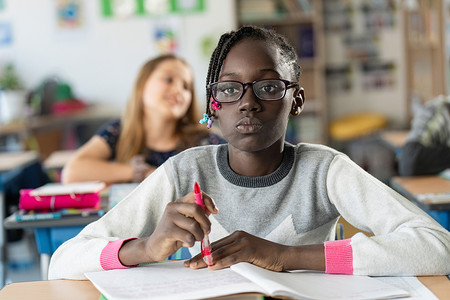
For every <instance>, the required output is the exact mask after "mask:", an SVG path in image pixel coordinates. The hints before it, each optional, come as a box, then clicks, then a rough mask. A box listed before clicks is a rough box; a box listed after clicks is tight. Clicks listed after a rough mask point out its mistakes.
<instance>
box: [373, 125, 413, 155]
mask: <svg viewBox="0 0 450 300" xmlns="http://www.w3.org/2000/svg"><path fill="white" fill-rule="evenodd" d="M408 133H409V131H408V130H385V131H382V132H380V138H381V140H382V141H383V142H384V143H385V144H386V145H387V146H388V147H389V148H391V149H392V150H393V151H394V153H395V154H396V156H398V155H399V154H400V151H401V149H402V147H403V146H404V145H405V143H406V139H407V137H408Z"/></svg>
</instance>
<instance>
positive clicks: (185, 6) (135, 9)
mask: <svg viewBox="0 0 450 300" xmlns="http://www.w3.org/2000/svg"><path fill="white" fill-rule="evenodd" d="M100 1H101V11H102V15H103V16H104V17H106V18H128V17H133V16H156V17H157V16H167V15H170V14H191V13H199V12H203V11H204V10H205V1H204V0H100Z"/></svg>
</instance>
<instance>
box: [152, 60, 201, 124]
mask: <svg viewBox="0 0 450 300" xmlns="http://www.w3.org/2000/svg"><path fill="white" fill-rule="evenodd" d="M192 81H193V76H192V73H191V70H190V69H189V67H187V66H186V65H185V64H184V63H183V62H181V61H179V60H177V59H169V60H165V61H163V62H161V63H160V64H159V65H158V67H157V68H156V69H155V70H154V71H153V73H152V74H151V75H150V76H149V78H148V79H147V82H146V83H145V86H144V94H143V101H144V107H145V111H146V113H147V114H155V113H157V114H158V115H160V116H162V117H165V118H167V119H175V120H178V119H181V118H182V117H184V115H185V114H186V112H187V110H188V109H189V106H190V105H191V102H192V88H193V87H192V86H193V82H192Z"/></svg>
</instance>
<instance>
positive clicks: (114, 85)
mask: <svg viewBox="0 0 450 300" xmlns="http://www.w3.org/2000/svg"><path fill="white" fill-rule="evenodd" d="M2 2H3V8H0V23H3V24H10V26H11V36H12V39H11V42H10V43H6V44H0V65H3V64H4V63H5V62H8V61H12V62H13V63H14V65H15V67H16V69H17V71H18V73H19V75H20V76H21V77H22V79H23V81H24V82H25V85H26V87H27V88H28V89H31V88H34V87H36V86H37V85H38V84H40V83H41V82H42V81H43V80H44V79H45V78H48V77H49V76H54V75H56V76H58V77H60V78H61V79H63V80H64V81H66V82H68V83H69V84H70V85H71V87H72V89H73V92H74V93H75V96H77V97H78V98H81V99H83V100H85V101H86V102H88V103H107V104H108V107H109V108H111V107H114V108H117V109H119V110H120V109H122V108H123V107H124V106H125V103H126V100H127V97H128V95H129V93H130V91H131V88H132V84H133V82H134V80H135V76H136V75H137V71H138V69H139V67H140V66H141V65H142V63H143V62H144V61H145V60H147V59H148V58H150V57H153V56H155V55H157V54H158V53H159V52H160V51H159V50H158V48H157V47H156V45H155V38H154V35H155V29H156V28H160V27H164V26H170V27H173V28H174V31H175V32H176V33H179V37H180V38H179V44H180V47H179V48H178V50H177V52H176V53H177V54H179V55H180V56H182V57H184V58H185V59H186V60H187V61H188V62H189V63H190V64H191V65H192V66H193V67H194V70H195V76H196V88H197V92H198V94H199V96H200V97H199V98H200V100H204V97H202V96H203V95H204V94H205V92H204V82H205V79H206V72H207V68H208V62H209V54H210V53H207V54H203V51H202V49H203V48H202V43H204V42H205V41H208V40H209V41H211V40H212V41H213V44H215V43H216V42H217V39H218V37H219V36H220V34H221V33H222V32H224V31H228V30H231V29H233V28H234V26H235V16H234V6H233V5H234V1H214V0H205V11H204V12H201V13H195V14H186V15H176V16H170V17H144V16H132V17H127V18H124V17H122V18H121V17H112V18H106V17H104V16H102V10H101V2H102V1H101V0H80V3H81V4H82V8H83V12H84V18H83V26H81V28H79V29H76V30H68V29H64V30H63V29H61V28H58V26H57V22H56V8H55V5H56V3H57V2H58V1H57V0H32V1H30V0H3V1H2ZM200 102H201V105H202V107H201V109H203V103H204V101H200Z"/></svg>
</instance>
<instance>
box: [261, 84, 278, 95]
mask: <svg viewBox="0 0 450 300" xmlns="http://www.w3.org/2000/svg"><path fill="white" fill-rule="evenodd" d="M279 91H280V87H279V86H277V85H275V84H272V83H268V84H265V85H263V86H261V87H260V88H259V92H260V93H263V94H274V93H278V92H279Z"/></svg>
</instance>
